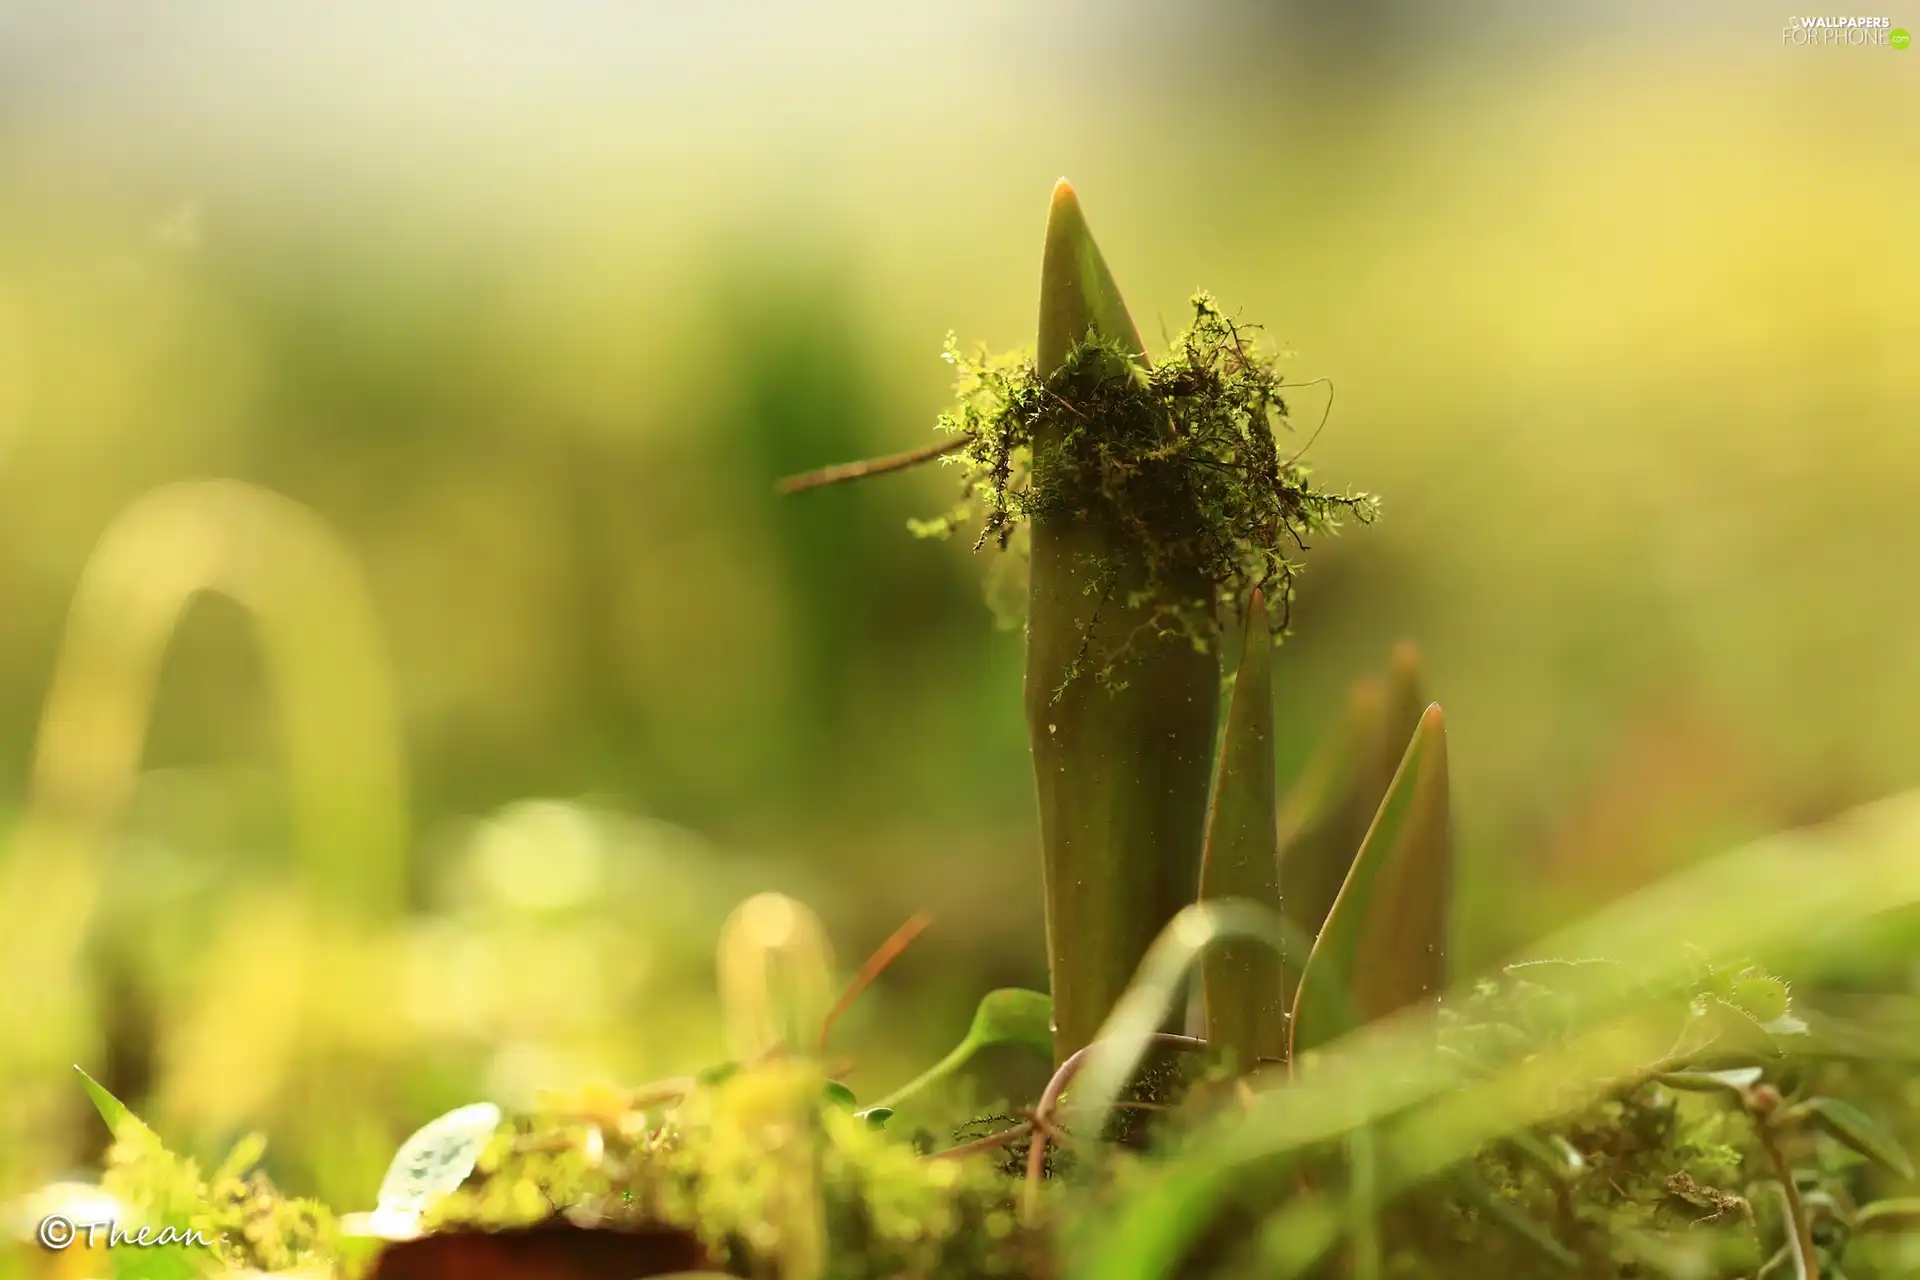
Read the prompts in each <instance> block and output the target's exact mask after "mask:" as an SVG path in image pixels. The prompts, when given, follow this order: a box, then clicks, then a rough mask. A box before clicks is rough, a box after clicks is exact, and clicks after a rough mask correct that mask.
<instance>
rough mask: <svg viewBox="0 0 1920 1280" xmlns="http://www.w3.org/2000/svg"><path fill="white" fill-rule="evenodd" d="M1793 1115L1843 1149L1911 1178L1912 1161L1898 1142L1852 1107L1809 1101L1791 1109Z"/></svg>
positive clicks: (1836, 1101) (1828, 1100) (1835, 1100)
mask: <svg viewBox="0 0 1920 1280" xmlns="http://www.w3.org/2000/svg"><path fill="white" fill-rule="evenodd" d="M1793 1114H1794V1115H1795V1116H1797V1117H1799V1118H1801V1119H1803V1120H1807V1121H1810V1122H1811V1123H1813V1124H1815V1125H1818V1126H1819V1127H1820V1128H1821V1129H1824V1130H1825V1131H1826V1132H1827V1133H1829V1134H1831V1135H1832V1136H1833V1138H1834V1139H1835V1140H1836V1141H1838V1142H1839V1143H1841V1144H1842V1145H1843V1146H1846V1147H1849V1148H1851V1149H1852V1150H1854V1151H1857V1152H1859V1153H1860V1154H1861V1155H1863V1156H1865V1157H1866V1158H1867V1159H1869V1160H1871V1161H1873V1162H1874V1163H1875V1164H1877V1165H1879V1166H1881V1167H1882V1168H1884V1169H1886V1170H1888V1171H1889V1172H1891V1173H1893V1174H1895V1175H1897V1176H1899V1177H1901V1178H1909V1179H1910V1178H1912V1177H1913V1161H1912V1160H1911V1159H1910V1158H1909V1157H1908V1156H1907V1153H1906V1151H1904V1150H1903V1149H1902V1148H1901V1146H1900V1142H1899V1140H1898V1139H1897V1138H1895V1137H1894V1136H1893V1135H1892V1134H1890V1133H1888V1132H1887V1131H1886V1129H1885V1128H1883V1127H1882V1126H1881V1124H1880V1122H1879V1121H1878V1120H1875V1119H1874V1118H1873V1117H1872V1116H1869V1115H1868V1114H1867V1113H1866V1112H1864V1111H1862V1110H1860V1108H1858V1107H1856V1106H1854V1105H1853V1104H1852V1103H1850V1102H1842V1101H1841V1100H1840V1099H1838V1098H1808V1099H1807V1100H1806V1101H1805V1102H1802V1103H1799V1104H1797V1105H1796V1106H1795V1107H1794V1108H1793Z"/></svg>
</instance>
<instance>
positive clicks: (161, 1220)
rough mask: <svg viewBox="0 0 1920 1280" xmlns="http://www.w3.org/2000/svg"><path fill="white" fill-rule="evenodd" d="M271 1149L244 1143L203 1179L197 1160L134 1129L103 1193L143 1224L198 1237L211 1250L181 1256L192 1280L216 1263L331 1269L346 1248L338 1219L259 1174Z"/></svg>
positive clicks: (117, 1148)
mask: <svg viewBox="0 0 1920 1280" xmlns="http://www.w3.org/2000/svg"><path fill="white" fill-rule="evenodd" d="M266 1145H267V1144H266V1140H265V1139H264V1138H261V1137H259V1136H257V1135H255V1136H251V1137H248V1138H245V1139H242V1140H241V1141H240V1142H239V1143H238V1144H236V1145H235V1146H234V1148H233V1151H232V1152H231V1154H229V1155H228V1156H227V1158H226V1159H225V1160H224V1161H222V1162H221V1164H220V1166H219V1168H217V1169H215V1170H214V1171H213V1173H212V1174H211V1175H208V1176H202V1174H201V1173H200V1169H199V1166H198V1165H197V1164H196V1163H195V1162H194V1161H193V1160H191V1159H188V1158H186V1157H183V1156H179V1155H176V1154H175V1153H173V1152H172V1151H169V1150H168V1149H167V1148H166V1147H165V1146H164V1145H163V1144H162V1143H161V1141H160V1139H159V1138H158V1137H156V1136H155V1135H154V1134H153V1132H152V1131H151V1130H149V1129H147V1128H145V1127H144V1126H134V1127H130V1128H129V1130H128V1131H127V1133H126V1135H125V1136H124V1137H123V1138H121V1139H120V1140H118V1141H116V1142H115V1143H114V1144H113V1146H112V1147H111V1148H110V1149H109V1150H108V1153H107V1167H106V1172H105V1174H104V1175H103V1176H102V1178H101V1188H102V1190H104V1191H106V1193H107V1194H108V1195H110V1196H112V1197H113V1198H114V1199H115V1200H116V1201H117V1202H118V1203H120V1204H122V1205H125V1206H126V1207H127V1208H128V1209H129V1210H130V1211H131V1214H132V1220H133V1222H135V1223H137V1224H140V1225H144V1226H147V1227H151V1228H154V1229H156V1230H158V1229H161V1228H169V1227H170V1228H173V1229H175V1230H176V1231H179V1232H183V1233H184V1232H194V1233H197V1238H198V1239H200V1240H204V1241H205V1242H206V1247H205V1248H204V1249H200V1248H197V1247H194V1246H186V1247H182V1248H180V1249H179V1250H178V1251H177V1252H178V1254H179V1256H180V1258H181V1259H182V1260H183V1261H184V1262H186V1263H187V1264H188V1269H187V1272H186V1273H187V1274H191V1273H192V1272H194V1271H198V1270H202V1269H204V1268H205V1267H206V1265H207V1264H208V1263H211V1264H212V1265H213V1266H214V1267H216V1268H218V1269H221V1270H252V1271H263V1272H279V1271H290V1270H293V1269H295V1268H299V1267H308V1266H314V1265H319V1264H323V1263H325V1262H326V1261H327V1260H328V1259H329V1258H330V1257H331V1256H332V1255H333V1252H334V1249H335V1245H336V1244H337V1240H338V1234H337V1227H336V1223H335V1220H334V1217H333V1215H332V1213H330V1212H329V1211H328V1210H327V1209H326V1208H325V1207H324V1206H323V1205H321V1204H319V1203H317V1202H316V1201H312V1200H302V1199H294V1198H291V1197H288V1196H286V1195H284V1194H282V1193H281V1192H280V1190H279V1189H278V1188H277V1187H275V1186H274V1185H273V1182H272V1180H271V1179H269V1178H268V1177H267V1175H266V1174H265V1173H263V1172H261V1171H259V1170H258V1169H256V1168H255V1167H254V1166H255V1165H257V1164H258V1163H259V1161H260V1157H261V1156H262V1155H263V1154H264V1153H265V1151H266ZM123 1225H124V1224H123ZM128 1252H129V1254H130V1253H131V1251H128Z"/></svg>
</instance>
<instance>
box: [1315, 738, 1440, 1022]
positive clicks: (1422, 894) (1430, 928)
mask: <svg viewBox="0 0 1920 1280" xmlns="http://www.w3.org/2000/svg"><path fill="white" fill-rule="evenodd" d="M1448 791H1449V784H1448V778H1447V738H1446V721H1445V719H1444V717H1443V716H1442V714H1441V711H1440V707H1439V705H1438V704H1435V705H1433V706H1431V707H1428V708H1427V711H1426V714H1425V715H1423V716H1422V717H1421V718H1420V722H1419V727H1418V728H1417V729H1416V730H1415V732H1414V736H1413V741H1412V742H1411V743H1410V744H1408V746H1407V751H1406V756H1405V758H1404V759H1403V760H1402V761H1401V763H1400V769H1399V771H1398V772H1397V773H1396V774H1395V775H1394V778H1393V781H1392V783H1391V784H1390V785H1389V786H1388V788H1387V794H1386V798H1385V799H1384V800H1383V801H1382V802H1381V805H1380V812H1379V814H1378V815H1377V816H1376V817H1375V819H1374V822H1373V826H1372V828H1371V829H1370V830H1369V831H1368V832H1367V837H1366V840H1365V841H1364V842H1363V843H1362V845H1361V847H1360V854H1359V856H1358V857H1356V858H1355V859H1354V862H1353V866H1352V868H1350V869H1349V871H1348V873H1347V880H1346V883H1345V884H1344V885H1342V886H1341V889H1340V895H1339V897H1338V898H1336V899H1335V900H1334V905H1333V910H1332V911H1331V912H1330V913H1329V915H1328V917H1327V923H1326V925H1325V926H1324V927H1323V928H1322V929H1321V930H1320V936H1319V938H1318V939H1316V940H1315V942H1314V945H1313V951H1312V953H1311V954H1310V956H1309V957H1308V959H1307V965H1306V970H1305V972H1304V973H1303V974H1302V976H1301V980H1300V991H1299V995H1298V998H1297V1000H1296V1003H1295V1006H1294V1017H1293V1044H1292V1050H1293V1053H1294V1054H1295V1055H1296V1056H1297V1055H1299V1054H1301V1053H1304V1052H1308V1051H1310V1050H1313V1049H1315V1048H1318V1047H1319V1046H1321V1045H1324V1044H1327V1043H1329V1042H1331V1041H1333V1040H1335V1039H1337V1038H1339V1037H1340V1036H1342V1035H1344V1034H1346V1033H1347V1032H1349V1031H1352V1030H1354V1027H1353V1026H1352V1025H1351V1024H1350V1023H1349V1022H1348V1019H1349V1018H1359V1019H1361V1020H1362V1021H1371V1020H1373V1019H1375V1018H1380V1017H1384V1016H1386V1015H1388V1014H1391V1013H1393V1012H1395V1011H1396V1010H1398V1009H1401V1008H1403V1007H1405V1006H1407V1005H1410V1004H1415V1003H1417V1002H1420V1001H1423V1000H1426V999H1428V998H1430V997H1433V996H1437V995H1438V994H1439V992H1440V989H1441V987H1442V986H1443V985H1444V982H1445V976H1446V969H1445V962H1446V924H1447V896H1448V891H1449V887H1450V884H1451V877H1452V863H1453V835H1452V818H1451V813H1450V809H1449V797H1448Z"/></svg>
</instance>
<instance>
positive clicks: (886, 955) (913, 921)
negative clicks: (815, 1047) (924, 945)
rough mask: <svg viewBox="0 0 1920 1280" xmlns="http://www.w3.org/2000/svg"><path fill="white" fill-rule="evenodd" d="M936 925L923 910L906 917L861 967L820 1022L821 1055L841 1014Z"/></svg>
mask: <svg viewBox="0 0 1920 1280" xmlns="http://www.w3.org/2000/svg"><path fill="white" fill-rule="evenodd" d="M932 923H933V917H932V916H930V915H928V914H927V913H926V912H924V911H916V912H914V913H913V914H912V915H911V916H909V917H907V922H906V923H905V924H903V925H901V926H900V927H899V928H898V929H895V930H894V931H893V934H892V936H891V937H889V938H888V939H887V940H886V941H885V942H883V943H881V944H880V946H879V948H878V949H877V950H875V951H874V953H873V954H872V955H870V956H868V957H867V962H866V963H865V964H863V965H861V966H860V972H858V973H856V974H854V975H853V981H851V982H849V983H848V984H847V989H846V990H845V991H844V992H842V993H841V995H840V1000H839V1002H838V1003H837V1004H835V1005H834V1006H833V1008H832V1009H830V1010H828V1012H827V1016H826V1017H825V1018H824V1019H823V1020H822V1021H821V1023H820V1053H821V1056H822V1057H824V1056H826V1052H827V1038H828V1037H829V1036H831V1035H832V1034H833V1024H834V1023H836V1022H838V1021H840V1015H842V1014H844V1013H845V1012H846V1011H847V1010H848V1009H849V1008H851V1007H852V1006H853V1002H854V1001H855V1000H858V999H859V998H860V996H861V995H862V993H864V992H865V991H866V989H867V988H868V987H870V986H872V985H873V982H874V979H876V978H878V977H879V976H880V975H881V974H882V973H884V972H885V971H886V968H887V966H888V965H890V964H892V963H893V962H894V961H895V960H898V959H899V958H900V953H901V952H902V951H905V950H906V949H907V948H908V947H910V946H912V945H913V940H914V939H915V938H918V937H919V936H920V935H921V934H923V933H925V932H926V931H927V926H929V925H931V924H932Z"/></svg>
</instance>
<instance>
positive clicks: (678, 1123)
mask: <svg viewBox="0 0 1920 1280" xmlns="http://www.w3.org/2000/svg"><path fill="white" fill-rule="evenodd" d="M561 1212H564V1214H565V1216H566V1218H567V1219H568V1220H570V1221H571V1222H573V1223H574V1224H575V1225H577V1226H580V1227H586V1228H596V1227H601V1228H636V1227H651V1228H659V1227H672V1228H679V1229H682V1230H684V1231H686V1232H689V1233H691V1234H692V1235H694V1236H696V1237H698V1239H699V1241H700V1243H701V1244H702V1245H703V1246H704V1247H705V1249H706V1250H707V1252H708V1254H709V1255H710V1256H711V1257H712V1258H713V1259H714V1260H715V1261H716V1262H718V1263H720V1264H722V1265H725V1266H726V1267H728V1268H730V1269H732V1270H733V1271H734V1272H735V1273H736V1274H741V1275H747V1276H771V1275H775V1274H785V1273H786V1272H787V1271H788V1269H789V1265H790V1260H791V1259H792V1258H793V1257H794V1256H795V1254H796V1251H801V1252H805V1253H807V1254H808V1255H810V1256H813V1257H820V1258H823V1259H824V1270H823V1271H820V1272H819V1273H818V1274H820V1275H821V1276H822V1277H824V1278H825V1280H870V1278H878V1277H883V1276H895V1275H915V1276H929V1277H932V1276H955V1277H958V1276H996V1275H1014V1274H1026V1273H1027V1272H1028V1270H1029V1263H1030V1262H1031V1260H1032V1259H1031V1254H1032V1252H1033V1249H1032V1246H1033V1243H1034V1242H1033V1241H1032V1240H1031V1239H1029V1238H1028V1237H1027V1236H1026V1235H1025V1233H1024V1231H1023V1229H1022V1228H1021V1227H1020V1226H1019V1224H1018V1222H1017V1219H1016V1216H1015V1213H1014V1208H1013V1200H1012V1190H1011V1185H1010V1184H1009V1183H1008V1182H1007V1180H1006V1179H1005V1178H1004V1177H1003V1176H1002V1175H1001V1174H999V1173H998V1172H997V1171H996V1170H994V1169H993V1168H992V1167H990V1165H988V1164H987V1163H986V1162H983V1161H955V1160H928V1159H925V1158H924V1157H922V1156H921V1155H920V1154H919V1153H918V1152H916V1151H915V1150H914V1148H913V1147H912V1145H911V1144H910V1143H908V1142H906V1141H904V1140H902V1139H901V1138H899V1137H895V1136H892V1135H889V1134H887V1133H885V1132H883V1131H880V1130H877V1129H875V1128H873V1127H871V1126H870V1125H869V1123H868V1122H867V1121H866V1120H865V1119H864V1118H862V1117H860V1116H858V1115H856V1114H854V1113H853V1112H852V1111H850V1110H848V1109H846V1108H845V1107H844V1106H841V1105H839V1104H838V1103H836V1102H834V1101H832V1100H831V1099H830V1098H828V1097H827V1096H826V1095H825V1094H824V1092H823V1089H822V1078H821V1077H820V1075H819V1073H818V1071H817V1070H813V1069H810V1068H808V1067H806V1066H805V1065H803V1064H800V1063H794V1062H773V1063H769V1064H765V1065H763V1066H760V1067H756V1068H753V1069H751V1070H743V1071H740V1072H738V1073H736V1074H734V1075H731V1076H729V1077H728V1078H727V1079H725V1080H723V1081H719V1082H717V1083H714V1084H712V1085H708V1086H703V1087H701V1088H699V1089H696V1090H695V1091H694V1092H693V1093H691V1094H689V1095H688V1096H687V1097H686V1098H684V1099H683V1100H681V1101H680V1102H678V1103H677V1104H675V1105H673V1106H672V1107H670V1108H668V1109H667V1110H666V1111H665V1112H664V1113H663V1114H661V1115H659V1116H657V1117H650V1116H647V1115H645V1114H643V1113H639V1112H633V1113H629V1114H627V1115H624V1116H622V1117H619V1118H618V1119H617V1120H616V1121H615V1122H614V1123H611V1124H605V1123H601V1124H594V1123H582V1122H581V1121H580V1119H579V1118H578V1117H574V1116H567V1115H534V1116H527V1117H523V1118H520V1119H517V1120H515V1121H511V1122H509V1123H508V1124H507V1125H505V1126H503V1127H502V1129H501V1131H500V1132H499V1133H498V1134H497V1135H496V1136H495V1138H494V1141H493V1143H492V1144H491V1145H490V1146H489V1148H488V1150H487V1151H486V1153H485V1154H483V1156H482V1157H481V1161H480V1165H479V1168H478V1170H477V1171H476V1176H475V1177H474V1178H473V1179H472V1180H470V1181H469V1183H468V1185H467V1186H465V1187H463V1188H462V1189H461V1190H459V1191H458V1192H456V1193H454V1194H453V1195H452V1196H449V1197H448V1198H446V1199H445V1200H443V1201H441V1202H439V1204H437V1205H436V1206H435V1208H434V1210H433V1211H432V1212H431V1213H430V1215H429V1219H430V1220H429V1223H428V1225H429V1226H430V1227H431V1228H432V1229H433V1230H435V1231H448V1230H457V1229H461V1228H479V1229H484V1230H500V1229H504V1228H516V1227H526V1226H531V1225H534V1224H537V1223H541V1222H545V1221H550V1220H551V1219H552V1218H553V1217H554V1216H555V1215H556V1214H557V1213H561ZM809 1274H813V1273H812V1272H809Z"/></svg>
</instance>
